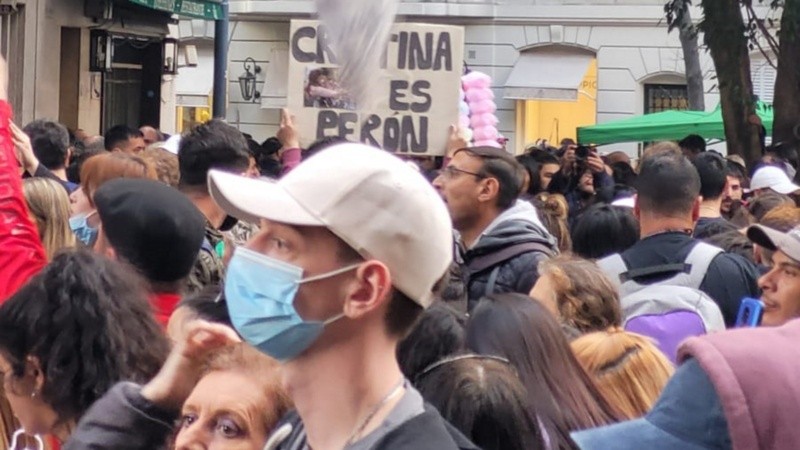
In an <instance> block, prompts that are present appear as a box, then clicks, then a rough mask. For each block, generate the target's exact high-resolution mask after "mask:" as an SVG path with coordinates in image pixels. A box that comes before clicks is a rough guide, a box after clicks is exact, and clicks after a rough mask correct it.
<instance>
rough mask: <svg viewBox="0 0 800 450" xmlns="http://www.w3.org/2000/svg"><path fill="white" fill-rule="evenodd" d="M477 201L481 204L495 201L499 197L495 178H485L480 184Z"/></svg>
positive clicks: (497, 183)
mask: <svg viewBox="0 0 800 450" xmlns="http://www.w3.org/2000/svg"><path fill="white" fill-rule="evenodd" d="M480 186H481V187H480V191H479V192H478V200H479V201H481V202H488V201H492V202H494V201H496V199H497V196H498V195H500V182H498V181H497V179H496V178H485V179H483V181H482V182H481V184H480Z"/></svg>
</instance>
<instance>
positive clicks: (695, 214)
mask: <svg viewBox="0 0 800 450" xmlns="http://www.w3.org/2000/svg"><path fill="white" fill-rule="evenodd" d="M702 202H703V197H700V196H698V197H697V198H696V199H695V200H694V204H693V205H692V222H697V219H699V218H700V204H701V203H702Z"/></svg>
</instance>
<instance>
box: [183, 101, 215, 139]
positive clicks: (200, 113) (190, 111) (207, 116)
mask: <svg viewBox="0 0 800 450" xmlns="http://www.w3.org/2000/svg"><path fill="white" fill-rule="evenodd" d="M177 119H178V120H177V123H178V132H179V133H183V132H185V131H188V130H191V129H192V127H194V126H196V125H200V124H204V123H206V122H208V121H209V120H211V107H210V106H179V107H178V118H177Z"/></svg>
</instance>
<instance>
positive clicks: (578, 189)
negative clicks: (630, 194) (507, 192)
mask: <svg viewBox="0 0 800 450" xmlns="http://www.w3.org/2000/svg"><path fill="white" fill-rule="evenodd" d="M613 187H614V179H613V178H611V176H610V175H609V174H608V172H607V171H606V165H605V163H604V162H603V160H602V159H601V158H600V156H598V154H597V149H596V148H593V147H587V146H584V145H570V146H568V147H567V149H566V151H565V152H564V156H563V157H562V160H561V170H560V171H559V172H558V173H557V174H556V175H555V176H553V179H552V181H551V182H550V186H549V187H548V191H550V192H551V193H559V194H563V195H564V197H566V199H567V203H568V204H569V221H570V224H571V223H572V222H573V221H574V220H575V218H576V217H577V216H578V214H580V213H581V211H583V210H584V209H585V208H586V207H587V206H589V205H591V204H593V203H594V202H595V201H596V197H597V195H598V194H600V193H601V192H602V191H603V190H607V189H613Z"/></svg>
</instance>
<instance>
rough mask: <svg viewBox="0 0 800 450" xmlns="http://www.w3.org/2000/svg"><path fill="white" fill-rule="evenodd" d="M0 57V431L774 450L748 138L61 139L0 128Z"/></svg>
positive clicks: (494, 448) (143, 439)
mask: <svg viewBox="0 0 800 450" xmlns="http://www.w3.org/2000/svg"><path fill="white" fill-rule="evenodd" d="M7 77H8V75H7V68H6V67H5V64H4V63H3V64H0V183H2V186H3V189H2V190H1V191H0V214H2V220H0V242H2V248H3V251H2V252H0V373H2V375H3V383H2V392H0V394H2V395H0V419H1V420H0V448H22V447H23V446H24V445H38V446H39V447H40V448H44V447H46V448H48V449H55V448H64V449H67V450H72V449H130V450H133V449H160V448H169V449H198V448H203V449H223V448H224V449H241V450H261V449H270V450H276V449H281V450H302V449H314V450H340V449H346V450H361V449H415V450H416V449H423V450H424V449H431V450H433V449H437V450H440V449H454V450H455V449H462V450H469V449H478V448H480V449H485V450H501V449H502V450H517V449H518V450H562V449H590V450H593V449H628V448H631V449H633V448H636V449H639V448H652V449H653V450H660V449H664V450H667V449H709V450H710V449H720V450H722V449H735V450H744V449H747V450H751V449H777V450H783V449H786V450H788V449H794V448H797V447H798V446H800V431H797V428H796V427H794V426H793V425H792V422H793V417H794V414H793V413H792V411H797V410H798V406H797V405H800V383H798V382H797V377H796V374H797V373H798V367H797V364H798V363H797V361H798V360H799V359H798V358H797V356H798V354H797V350H795V349H796V348H797V347H796V346H795V345H794V344H795V341H794V339H797V338H798V337H799V335H800V321H798V320H795V319H796V318H800V208H798V206H797V205H798V203H797V200H798V197H797V195H798V194H799V193H800V187H798V186H797V185H795V184H794V182H793V181H792V179H791V178H790V177H789V175H788V172H790V171H789V169H790V168H791V167H790V165H789V164H788V163H785V162H783V161H781V160H780V159H779V158H776V157H775V155H770V154H768V155H765V161H764V162H762V163H761V164H759V165H756V166H754V167H745V165H744V164H743V161H741V159H737V158H736V157H728V158H725V157H723V156H722V155H720V154H718V153H715V152H713V151H710V150H709V151H706V150H705V148H704V147H705V141H704V140H703V139H702V138H699V139H698V138H696V137H690V138H687V139H684V140H683V141H681V142H680V143H674V142H661V143H656V144H653V145H651V146H650V147H648V148H647V150H646V151H645V152H644V153H643V155H642V156H641V158H639V160H638V161H633V160H631V158H630V157H629V156H628V155H626V154H624V153H622V152H614V153H611V154H602V153H601V152H600V151H599V149H597V148H594V147H590V146H583V145H577V144H576V143H574V142H572V141H569V140H565V141H564V142H562V145H561V146H560V148H540V147H532V148H530V149H528V150H527V151H526V152H525V153H524V154H523V155H519V156H516V157H515V156H513V155H511V154H510V153H509V152H507V151H506V150H505V149H502V148H496V147H474V146H470V145H469V143H468V142H465V141H463V140H462V139H461V138H460V133H459V132H458V130H457V129H456V128H452V129H451V137H450V140H449V142H448V147H447V148H446V149H444V156H443V157H439V158H433V157H431V158H418V157H415V158H407V157H405V158H404V157H402V156H401V155H393V154H390V153H388V152H384V151H381V150H379V149H375V148H371V147H368V146H366V145H363V144H359V143H352V142H347V141H344V140H343V139H339V138H326V139H323V140H321V141H318V142H316V143H314V144H313V145H312V146H310V147H309V148H307V149H301V148H300V137H299V136H298V134H297V130H296V127H295V125H294V121H293V118H292V117H291V115H290V114H289V112H288V111H284V112H283V113H282V118H281V125H280V130H279V132H278V134H277V136H275V137H272V138H270V139H267V140H266V141H265V142H264V143H263V144H259V143H257V142H256V141H255V140H253V139H252V137H250V136H246V135H243V134H242V133H240V132H239V131H238V130H237V129H236V128H234V127H232V126H230V125H228V124H226V123H225V122H224V121H222V120H218V119H215V120H212V121H210V122H208V123H205V124H202V125H199V126H196V127H194V128H192V129H191V130H188V131H186V132H185V133H183V134H182V135H176V136H166V135H164V134H163V133H161V132H160V131H159V130H157V129H155V128H153V127H142V128H141V129H134V128H130V127H127V126H116V127H112V128H111V129H109V130H107V132H106V133H104V135H103V136H87V135H86V134H85V133H83V132H80V131H79V132H70V131H68V130H67V129H66V128H65V127H64V126H63V125H61V124H59V123H57V122H53V121H48V120H37V121H35V122H32V123H30V124H26V125H25V126H24V127H23V128H20V127H19V126H18V125H16V124H14V122H13V120H12V111H11V108H10V106H9V104H8V103H7V91H6V89H7V88H6V86H7V84H8V79H7ZM751 174H752V176H749V175H751ZM746 299H747V300H746ZM751 299H752V300H751ZM743 304H744V305H745V306H747V305H752V304H757V305H761V306H760V309H759V308H757V309H754V310H750V309H745V308H742V305H743ZM745 310H746V311H748V313H747V314H757V315H758V319H759V320H755V321H753V320H750V319H751V317H750V316H748V317H745V318H744V320H743V319H742V317H741V316H742V314H741V312H742V311H745ZM734 328H736V329H734ZM23 441H25V442H27V443H28V444H24V443H23Z"/></svg>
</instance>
